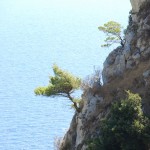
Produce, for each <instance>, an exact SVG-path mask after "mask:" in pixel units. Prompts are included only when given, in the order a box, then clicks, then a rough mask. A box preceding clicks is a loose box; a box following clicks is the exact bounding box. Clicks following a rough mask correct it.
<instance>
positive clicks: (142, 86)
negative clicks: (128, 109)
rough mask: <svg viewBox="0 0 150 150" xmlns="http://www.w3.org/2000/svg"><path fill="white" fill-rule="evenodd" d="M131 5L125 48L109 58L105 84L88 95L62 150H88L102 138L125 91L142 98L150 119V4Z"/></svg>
mask: <svg viewBox="0 0 150 150" xmlns="http://www.w3.org/2000/svg"><path fill="white" fill-rule="evenodd" d="M131 4H132V7H133V10H132V14H131V18H130V19H131V22H130V24H129V26H128V28H127V32H126V35H125V41H126V42H125V45H124V47H121V46H120V47H118V48H116V49H114V50H113V51H112V52H111V53H110V54H109V55H108V57H107V58H106V60H105V62H104V68H103V71H102V79H103V83H104V84H103V85H100V84H98V85H99V86H97V85H95V86H93V88H91V89H90V88H89V89H88V90H85V91H84V93H83V95H82V102H83V103H82V107H81V112H79V113H78V112H76V113H75V115H74V117H73V119H72V122H71V124H70V128H69V130H68V131H67V133H66V134H65V136H64V138H63V141H62V143H61V148H60V150H87V147H88V144H87V141H89V140H90V139H94V138H97V137H100V136H101V131H100V128H99V126H100V121H101V120H102V119H103V118H104V117H106V116H107V114H108V113H109V111H110V107H111V105H112V103H113V102H114V101H117V100H120V99H123V98H125V90H130V91H132V92H133V93H138V94H139V95H140V96H141V98H142V106H143V111H144V113H145V114H146V115H148V116H150V0H131ZM143 4H145V5H143ZM141 6H142V7H141Z"/></svg>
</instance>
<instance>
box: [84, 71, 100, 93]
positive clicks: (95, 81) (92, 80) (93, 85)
mask: <svg viewBox="0 0 150 150" xmlns="http://www.w3.org/2000/svg"><path fill="white" fill-rule="evenodd" d="M100 86H102V84H101V71H100V69H95V68H94V73H93V74H92V75H89V76H87V77H86V78H85V79H84V80H83V81H82V83H81V90H83V91H89V90H93V91H94V90H95V91H96V90H97V89H98V88H99V87H100Z"/></svg>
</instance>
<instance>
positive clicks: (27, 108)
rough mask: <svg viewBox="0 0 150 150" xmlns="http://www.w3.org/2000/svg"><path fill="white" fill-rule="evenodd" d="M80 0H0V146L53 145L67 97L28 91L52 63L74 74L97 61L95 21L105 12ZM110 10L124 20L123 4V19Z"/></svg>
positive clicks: (4, 149) (35, 148) (49, 149)
mask: <svg viewBox="0 0 150 150" xmlns="http://www.w3.org/2000/svg"><path fill="white" fill-rule="evenodd" d="M77 2H78V3H77ZM80 2H81V3H79V1H74V0H72V1H71V2H70V1H67V0H64V3H61V2H60V0H56V1H54V0H49V1H48V0H45V1H41V0H37V1H34V0H30V1H29V0H26V1H23V0H22V1H21V0H14V1H11V0H5V1H4V0H2V1H0V150H53V149H54V148H53V141H54V138H55V137H56V136H63V134H64V133H65V131H66V130H67V129H68V128H69V124H70V121H71V118H72V116H73V113H74V111H73V110H72V109H70V102H69V101H68V100H67V99H64V98H45V97H40V96H39V97H36V96H35V95H34V92H33V91H34V89H35V87H37V86H40V85H41V86H44V85H47V83H48V76H49V75H50V74H52V69H51V66H52V64H53V63H57V64H58V65H59V66H60V67H61V68H63V69H66V70H68V71H70V72H72V73H73V74H75V75H78V76H79V77H84V76H86V75H88V74H90V73H91V72H92V70H93V66H94V65H96V66H100V67H102V62H103V61H104V59H105V57H106V56H107V54H108V52H109V51H110V50H105V49H104V50H101V48H100V45H101V43H100V39H101V36H100V32H99V31H98V29H97V27H98V26H99V25H100V24H101V23H104V22H106V21H108V20H107V19H109V20H110V18H109V17H105V19H106V20H104V19H103V18H104V17H103V15H106V14H105V13H107V11H106V10H105V9H103V6H102V7H101V5H100V2H99V0H97V1H96V0H94V1H93V2H92V1H89V3H86V1H85V0H83V1H80ZM83 4H86V5H84V7H83ZM128 5H129V4H128ZM100 8H101V9H100ZM128 8H130V5H129V6H128ZM102 10H103V13H104V14H103V13H102ZM115 11H116V10H115V9H114V10H113V13H112V15H111V17H112V19H116V20H119V19H120V20H121V22H122V23H123V24H125V23H126V22H127V16H128V15H127V13H128V11H129V10H128V9H125V10H121V9H120V11H122V15H123V16H124V18H126V19H123V18H122V16H120V14H119V15H118V16H117V17H116V18H115V17H113V16H114V14H116V13H117V12H115Z"/></svg>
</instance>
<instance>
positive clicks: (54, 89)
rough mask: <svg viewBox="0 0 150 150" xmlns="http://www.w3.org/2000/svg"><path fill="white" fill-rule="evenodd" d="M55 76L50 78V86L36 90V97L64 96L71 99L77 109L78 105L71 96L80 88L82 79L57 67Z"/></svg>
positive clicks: (55, 67) (54, 69) (54, 70)
mask: <svg viewBox="0 0 150 150" xmlns="http://www.w3.org/2000/svg"><path fill="white" fill-rule="evenodd" d="M53 72H54V76H50V80H49V85H48V86H46V87H38V88H36V89H35V91H34V92H35V94H36V95H43V96H64V97H67V98H69V99H70V100H71V101H72V102H73V105H74V107H75V108H76V109H78V108H77V106H78V104H77V102H76V101H75V99H74V98H73V97H72V96H71V94H72V93H73V92H74V91H75V90H77V89H79V88H80V84H81V79H80V78H77V77H75V76H73V75H72V74H70V73H69V72H67V71H63V70H61V69H60V68H59V67H58V66H57V65H54V66H53Z"/></svg>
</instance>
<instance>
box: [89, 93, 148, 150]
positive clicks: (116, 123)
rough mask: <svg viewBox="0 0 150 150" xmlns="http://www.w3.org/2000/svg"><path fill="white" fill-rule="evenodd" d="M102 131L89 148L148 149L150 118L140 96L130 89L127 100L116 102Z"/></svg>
mask: <svg viewBox="0 0 150 150" xmlns="http://www.w3.org/2000/svg"><path fill="white" fill-rule="evenodd" d="M100 131H101V135H100V137H99V138H97V139H94V140H92V142H90V144H89V150H148V148H149V146H150V145H149V143H150V119H149V118H148V117H146V116H145V115H144V114H143V111H142V106H141V98H140V96H139V95H138V94H133V93H131V92H129V91H128V92H127V98H126V99H125V100H121V101H120V102H116V103H114V104H113V105H112V108H111V110H110V113H109V115H108V116H107V118H106V119H105V120H103V121H101V123H100Z"/></svg>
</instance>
